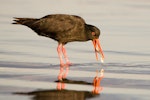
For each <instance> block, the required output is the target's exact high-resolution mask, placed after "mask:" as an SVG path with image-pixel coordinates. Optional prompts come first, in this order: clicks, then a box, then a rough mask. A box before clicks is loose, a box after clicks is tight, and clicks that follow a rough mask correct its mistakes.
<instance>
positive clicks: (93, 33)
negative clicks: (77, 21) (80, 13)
mask: <svg viewBox="0 0 150 100" xmlns="http://www.w3.org/2000/svg"><path fill="white" fill-rule="evenodd" d="M88 26H89V29H90V33H89V34H90V39H91V40H92V42H93V46H94V49H95V55H96V60H98V53H100V54H101V62H103V60H104V54H103V50H102V48H101V45H100V41H99V36H100V30H99V29H98V28H97V27H95V26H92V25H88Z"/></svg>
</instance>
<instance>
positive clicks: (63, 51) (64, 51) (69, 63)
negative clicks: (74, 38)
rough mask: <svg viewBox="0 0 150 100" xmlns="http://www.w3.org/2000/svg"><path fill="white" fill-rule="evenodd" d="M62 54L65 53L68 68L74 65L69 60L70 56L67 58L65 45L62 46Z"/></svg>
mask: <svg viewBox="0 0 150 100" xmlns="http://www.w3.org/2000/svg"><path fill="white" fill-rule="evenodd" d="M62 53H63V55H64V58H65V60H66V64H67V65H68V66H70V65H72V64H71V62H70V61H69V59H68V56H67V53H66V49H65V46H64V45H62Z"/></svg>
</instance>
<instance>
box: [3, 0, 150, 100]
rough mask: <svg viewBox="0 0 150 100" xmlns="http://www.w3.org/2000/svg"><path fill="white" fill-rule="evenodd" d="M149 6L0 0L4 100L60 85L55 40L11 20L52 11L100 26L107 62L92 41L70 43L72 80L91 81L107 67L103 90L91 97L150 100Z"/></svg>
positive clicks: (99, 0) (92, 0) (145, 2)
mask: <svg viewBox="0 0 150 100" xmlns="http://www.w3.org/2000/svg"><path fill="white" fill-rule="evenodd" d="M149 9H150V1H149V0H142V1H141V0H137V1H136V2H135V0H126V1H124V0H114V1H110V0H109V1H108V0H76V1H70V0H63V1H59V2H58V1H56V0H51V1H49V0H45V1H40V0H32V1H31V0H21V1H20V0H11V1H10V0H1V1H0V27H1V28H0V100H9V99H10V98H11V99H13V100H20V98H21V99H23V100H32V99H33V96H34V95H18V94H13V93H15V92H17V93H19V92H21V93H29V92H33V91H34V92H38V90H42V91H46V90H49V91H50V90H53V89H56V87H57V83H55V82H54V81H55V80H56V79H57V75H58V73H59V60H58V56H57V51H56V47H57V42H55V41H53V40H51V39H48V38H45V37H39V36H37V35H36V34H35V33H34V32H33V31H32V30H30V29H29V28H27V27H24V26H21V25H12V24H11V23H12V20H13V17H37V18H40V17H43V16H44V15H47V14H53V13H67V14H74V15H79V16H81V17H83V18H84V19H85V21H86V22H87V23H90V24H92V25H96V26H97V27H99V28H100V29H101V36H100V41H101V45H102V48H103V50H104V54H105V62H104V63H103V64H101V62H100V61H96V59H95V54H94V51H93V46H92V42H91V41H88V42H85V43H81V42H80V43H79V42H73V43H68V44H67V45H66V48H67V52H68V56H69V58H70V60H71V61H72V63H73V64H74V65H73V66H71V68H70V72H69V75H68V78H69V79H73V80H77V81H80V80H82V81H84V82H90V83H91V82H92V81H93V78H94V76H95V71H96V70H97V69H101V68H103V69H104V70H105V72H104V78H103V80H102V81H101V86H102V87H103V90H102V91H101V93H100V94H99V95H97V96H94V97H91V98H89V99H90V100H99V99H100V100H109V99H111V100H126V99H129V100H131V99H133V100H149V98H150V91H149V90H150V85H149V83H150V48H149V47H150V44H149V43H150V34H149V33H150V23H149V22H150V10H149ZM99 57H100V56H99ZM65 85H66V88H65V89H67V90H76V91H86V92H90V93H91V91H92V90H93V87H92V86H91V85H82V84H67V83H66V84H65ZM73 95H77V94H73ZM82 96H83V95H82ZM77 97H78V96H77ZM74 98H75V97H74ZM86 99H87V98H86ZM37 100H38V99H37Z"/></svg>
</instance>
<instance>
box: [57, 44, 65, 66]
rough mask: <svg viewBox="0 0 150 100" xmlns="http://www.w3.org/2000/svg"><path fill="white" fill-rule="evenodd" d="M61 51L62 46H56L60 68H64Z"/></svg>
mask: <svg viewBox="0 0 150 100" xmlns="http://www.w3.org/2000/svg"><path fill="white" fill-rule="evenodd" d="M61 51H62V44H58V47H57V52H58V56H59V59H60V66H64V62H63V58H62V53H61Z"/></svg>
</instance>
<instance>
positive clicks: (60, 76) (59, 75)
mask: <svg viewBox="0 0 150 100" xmlns="http://www.w3.org/2000/svg"><path fill="white" fill-rule="evenodd" d="M63 71H64V68H63V66H60V72H59V74H58V80H59V81H62V78H63V76H62V75H63Z"/></svg>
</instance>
